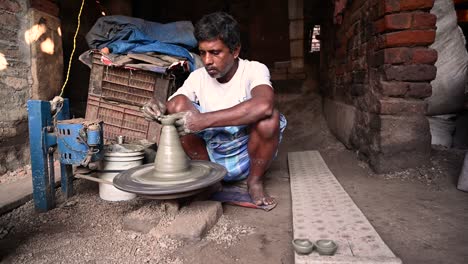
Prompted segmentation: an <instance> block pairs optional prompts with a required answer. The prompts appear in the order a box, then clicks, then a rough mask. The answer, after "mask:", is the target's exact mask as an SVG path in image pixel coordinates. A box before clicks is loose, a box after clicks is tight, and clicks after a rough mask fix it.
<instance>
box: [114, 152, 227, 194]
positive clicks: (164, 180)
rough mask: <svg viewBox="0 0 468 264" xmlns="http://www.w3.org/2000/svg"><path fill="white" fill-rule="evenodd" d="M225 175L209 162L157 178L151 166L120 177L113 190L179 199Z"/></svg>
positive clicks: (191, 163)
mask: <svg viewBox="0 0 468 264" xmlns="http://www.w3.org/2000/svg"><path fill="white" fill-rule="evenodd" d="M225 175H226V169H225V168H224V167H223V166H221V165H219V164H217V163H214V162H210V161H201V160H194V161H189V169H188V170H187V171H182V172H179V173H173V174H172V175H168V174H167V173H165V174H164V175H158V173H157V171H155V168H154V163H151V164H145V165H142V166H138V167H134V168H132V169H129V170H126V171H124V172H121V173H119V174H118V175H117V176H116V177H115V178H114V181H113V183H114V186H115V187H116V188H118V189H120V190H122V191H125V192H130V193H136V194H140V195H151V196H153V195H154V196H164V197H171V198H180V197H185V196H190V195H193V194H196V193H198V192H199V191H202V190H203V188H205V187H208V186H210V185H212V184H214V183H216V182H219V181H221V180H222V179H223V177H224V176H225ZM154 198H157V197H154ZM161 199H164V198H163V197H162V198H161Z"/></svg>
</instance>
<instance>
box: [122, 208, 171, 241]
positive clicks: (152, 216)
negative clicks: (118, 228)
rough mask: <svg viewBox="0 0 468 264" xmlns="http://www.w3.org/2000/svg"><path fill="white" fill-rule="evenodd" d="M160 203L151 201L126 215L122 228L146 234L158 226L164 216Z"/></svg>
mask: <svg viewBox="0 0 468 264" xmlns="http://www.w3.org/2000/svg"><path fill="white" fill-rule="evenodd" d="M160 208H161V207H160V205H159V204H158V203H157V202H155V201H151V202H150V203H147V204H145V205H143V206H141V207H140V208H138V209H137V210H135V211H132V212H130V213H128V214H127V215H125V216H124V218H123V220H122V228H123V229H124V230H128V231H134V232H139V233H143V234H146V233H148V232H149V231H151V229H153V228H154V227H156V226H157V224H158V223H159V221H160V220H161V218H162V215H161V212H160Z"/></svg>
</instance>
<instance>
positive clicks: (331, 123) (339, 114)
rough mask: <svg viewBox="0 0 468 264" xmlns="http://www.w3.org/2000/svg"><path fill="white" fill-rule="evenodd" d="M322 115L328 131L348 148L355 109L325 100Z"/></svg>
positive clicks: (354, 121)
mask: <svg viewBox="0 0 468 264" xmlns="http://www.w3.org/2000/svg"><path fill="white" fill-rule="evenodd" d="M323 113H324V115H325V119H326V120H327V124H328V127H329V128H330V131H331V132H332V133H333V134H334V135H335V136H336V137H337V138H338V139H339V140H340V141H341V142H342V143H343V144H344V145H345V146H346V147H348V148H351V138H352V134H353V130H354V126H355V123H356V108H355V107H354V106H352V105H348V104H345V103H342V102H338V101H334V100H330V99H325V100H324V105H323Z"/></svg>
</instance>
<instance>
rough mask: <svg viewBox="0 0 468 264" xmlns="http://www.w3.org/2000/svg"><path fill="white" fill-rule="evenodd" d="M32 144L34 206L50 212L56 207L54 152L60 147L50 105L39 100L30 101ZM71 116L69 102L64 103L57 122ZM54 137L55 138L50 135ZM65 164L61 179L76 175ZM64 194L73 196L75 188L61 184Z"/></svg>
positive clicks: (62, 167)
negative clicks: (55, 134) (57, 146)
mask: <svg viewBox="0 0 468 264" xmlns="http://www.w3.org/2000/svg"><path fill="white" fill-rule="evenodd" d="M28 113H29V144H30V149H31V170H32V181H33V198H34V206H35V207H36V209H37V210H38V211H48V210H50V209H52V208H54V207H55V173H54V157H53V153H54V151H55V148H56V145H57V138H56V137H55V136H54V135H53V134H52V133H53V132H54V126H53V119H52V114H51V110H50V103H49V102H47V101H40V100H29V101H28ZM69 117H70V114H69V105H68V99H65V100H64V102H63V107H62V109H61V111H59V112H58V113H57V117H56V119H57V120H64V119H68V118H69ZM51 134H52V135H51ZM69 166H70V170H69V169H67V167H66V165H61V171H62V179H63V178H66V179H71V178H72V177H73V175H72V174H71V165H69ZM62 190H63V191H64V193H66V194H69V193H72V192H73V190H72V185H71V184H65V185H62Z"/></svg>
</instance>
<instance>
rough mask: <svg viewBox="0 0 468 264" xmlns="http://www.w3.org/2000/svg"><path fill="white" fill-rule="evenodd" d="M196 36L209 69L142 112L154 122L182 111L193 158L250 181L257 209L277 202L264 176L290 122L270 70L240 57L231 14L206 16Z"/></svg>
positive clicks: (180, 128)
mask: <svg viewBox="0 0 468 264" xmlns="http://www.w3.org/2000/svg"><path fill="white" fill-rule="evenodd" d="M195 38H196V39H197V41H198V49H199V51H200V57H201V59H202V61H203V65H204V68H199V69H197V70H195V71H193V72H192V73H191V74H190V75H189V77H188V78H187V79H186V80H185V82H184V84H183V85H182V86H181V87H180V88H179V89H178V90H177V91H176V92H175V93H174V94H173V95H172V96H171V97H170V98H169V100H168V102H167V103H166V104H164V103H162V102H158V101H156V99H153V100H152V101H151V102H149V103H147V104H146V105H145V106H144V107H143V112H144V113H145V115H147V116H148V117H150V118H157V117H159V116H160V115H162V114H165V113H166V111H167V113H168V114H175V113H179V116H180V117H179V119H178V120H177V121H176V127H177V130H178V132H179V134H180V135H181V143H182V146H183V148H184V150H185V152H186V153H187V155H188V156H189V157H190V158H191V159H192V160H211V161H212V162H216V163H218V164H220V165H222V166H224V167H225V168H226V169H227V171H228V173H227V175H226V176H225V177H224V179H223V180H224V181H226V182H232V181H241V180H246V181H247V187H248V191H249V194H250V197H251V198H252V201H253V202H254V203H255V204H256V205H269V204H273V203H275V202H276V201H275V199H274V198H272V197H270V196H269V195H268V194H267V193H266V192H265V191H264V187H263V178H264V175H265V172H266V170H267V169H268V168H269V166H270V164H271V162H272V160H273V159H274V158H275V156H276V154H277V151H278V145H279V143H280V141H281V137H282V133H283V131H284V129H285V127H286V123H287V122H286V119H285V118H284V116H283V115H282V114H280V113H279V112H278V110H277V109H275V108H274V91H273V88H272V85H271V82H270V72H269V71H268V68H267V67H266V66H265V65H264V64H262V63H259V62H256V61H248V60H244V59H241V58H239V53H240V49H241V41H240V29H239V25H238V23H237V21H236V20H235V19H234V18H233V17H232V16H230V15H228V14H226V13H223V12H216V13H212V14H208V15H205V16H204V17H202V18H201V19H200V21H198V22H197V24H196V25H195Z"/></svg>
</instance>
